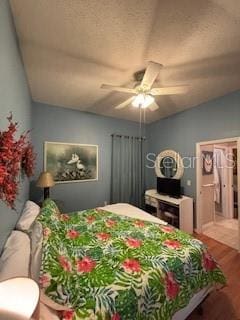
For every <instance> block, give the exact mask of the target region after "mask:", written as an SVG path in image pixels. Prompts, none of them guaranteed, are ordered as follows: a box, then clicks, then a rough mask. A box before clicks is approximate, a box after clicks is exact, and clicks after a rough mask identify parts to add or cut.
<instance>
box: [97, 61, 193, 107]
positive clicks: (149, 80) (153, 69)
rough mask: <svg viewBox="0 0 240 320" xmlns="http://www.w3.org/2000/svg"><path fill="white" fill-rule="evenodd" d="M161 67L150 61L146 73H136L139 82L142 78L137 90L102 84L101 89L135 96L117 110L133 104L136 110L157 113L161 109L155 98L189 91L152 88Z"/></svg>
mask: <svg viewBox="0 0 240 320" xmlns="http://www.w3.org/2000/svg"><path fill="white" fill-rule="evenodd" d="M161 67H162V65H161V64H159V63H157V62H153V61H149V62H148V66H147V69H146V70H145V72H144V71H143V70H141V71H139V72H138V73H135V74H136V75H137V76H138V79H137V80H140V77H142V80H141V83H140V85H137V86H136V87H135V88H126V87H121V86H113V85H109V84H102V85H101V89H107V90H111V91H118V92H124V93H130V94H133V96H132V97H131V98H128V99H127V100H126V101H124V102H122V103H120V104H119V105H118V106H116V107H115V109H123V108H125V107H127V106H129V105H130V103H132V106H133V107H135V108H141V109H145V108H147V107H149V110H151V111H155V110H157V109H159V106H158V104H157V103H156V102H155V99H154V97H153V96H160V95H172V94H182V93H186V91H187V89H188V88H187V86H175V87H165V88H152V86H153V84H154V81H155V80H156V78H157V76H158V74H159V71H160V69H161Z"/></svg>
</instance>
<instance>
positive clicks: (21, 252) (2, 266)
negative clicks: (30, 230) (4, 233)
mask: <svg viewBox="0 0 240 320" xmlns="http://www.w3.org/2000/svg"><path fill="white" fill-rule="evenodd" d="M30 254H31V250H30V239H29V237H28V235H27V234H25V233H23V232H21V231H12V233H11V234H10V236H9V237H8V239H7V242H6V244H5V246H4V249H3V253H2V255H1V257H0V281H3V280H6V279H9V278H13V277H28V276H29V264H30Z"/></svg>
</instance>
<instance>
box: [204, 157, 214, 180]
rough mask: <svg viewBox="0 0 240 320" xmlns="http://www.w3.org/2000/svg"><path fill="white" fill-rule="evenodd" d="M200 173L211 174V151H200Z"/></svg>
mask: <svg viewBox="0 0 240 320" xmlns="http://www.w3.org/2000/svg"><path fill="white" fill-rule="evenodd" d="M202 160H203V166H202V175H203V176H206V175H210V174H213V152H212V151H202Z"/></svg>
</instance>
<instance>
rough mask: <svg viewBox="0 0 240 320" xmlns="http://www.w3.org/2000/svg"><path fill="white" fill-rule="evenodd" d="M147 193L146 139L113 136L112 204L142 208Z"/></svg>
mask: <svg viewBox="0 0 240 320" xmlns="http://www.w3.org/2000/svg"><path fill="white" fill-rule="evenodd" d="M144 191H145V139H144V138H139V137H131V136H124V135H117V134H114V135H112V174H111V203H117V202H127V203H131V204H133V205H135V206H138V207H142V206H143V200H144Z"/></svg>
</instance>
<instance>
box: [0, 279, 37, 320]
mask: <svg viewBox="0 0 240 320" xmlns="http://www.w3.org/2000/svg"><path fill="white" fill-rule="evenodd" d="M39 295H40V291H39V287H38V285H37V283H36V282H35V281H33V280H32V279H29V278H23V277H17V278H11V279H8V280H5V281H2V282H0V319H1V320H27V319H30V318H31V317H32V315H33V313H34V311H35V309H36V308H37V305H38V302H39Z"/></svg>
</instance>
